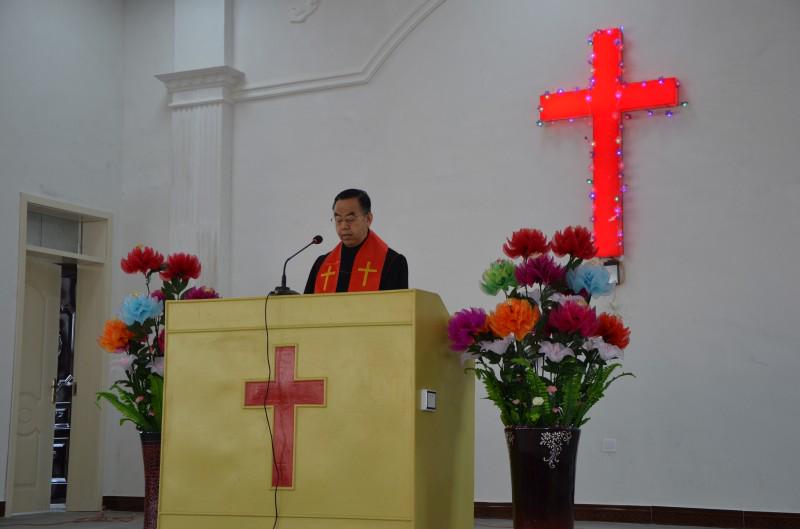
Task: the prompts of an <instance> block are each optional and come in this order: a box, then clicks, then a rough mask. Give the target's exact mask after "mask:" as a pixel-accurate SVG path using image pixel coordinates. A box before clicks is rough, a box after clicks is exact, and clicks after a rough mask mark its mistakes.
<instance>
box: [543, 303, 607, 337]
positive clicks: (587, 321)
mask: <svg viewBox="0 0 800 529" xmlns="http://www.w3.org/2000/svg"><path fill="white" fill-rule="evenodd" d="M547 323H548V324H549V325H550V326H551V327H553V328H554V329H557V330H559V331H561V332H563V333H573V332H579V333H580V334H581V336H585V337H587V338H588V337H589V336H595V335H596V333H597V315H596V314H595V311H594V308H589V307H588V306H587V305H584V304H582V303H576V302H575V301H567V302H566V303H564V304H563V305H560V306H558V307H556V308H554V309H553V310H552V311H551V312H550V317H549V318H548V319H547Z"/></svg>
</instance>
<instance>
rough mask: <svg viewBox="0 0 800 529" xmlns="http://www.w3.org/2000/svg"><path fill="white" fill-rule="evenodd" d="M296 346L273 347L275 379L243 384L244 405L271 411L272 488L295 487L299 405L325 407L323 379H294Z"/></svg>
mask: <svg viewBox="0 0 800 529" xmlns="http://www.w3.org/2000/svg"><path fill="white" fill-rule="evenodd" d="M296 365H297V347H296V346H293V345H291V346H280V347H276V348H275V380H274V381H271V382H270V384H269V391H268V390H267V389H268V388H267V382H266V381H250V382H245V385H244V405H245V407H248V408H263V407H264V406H265V405H266V406H272V407H273V408H274V411H275V413H274V425H273V432H274V433H273V449H274V454H275V455H274V463H275V466H274V468H273V472H272V486H273V487H284V488H292V487H293V486H294V445H295V442H294V435H295V418H296V414H297V407H298V406H324V405H325V380H324V379H314V380H303V379H296V378H295V376H294V374H295V366H296Z"/></svg>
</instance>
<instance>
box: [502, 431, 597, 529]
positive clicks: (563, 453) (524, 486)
mask: <svg viewBox="0 0 800 529" xmlns="http://www.w3.org/2000/svg"><path fill="white" fill-rule="evenodd" d="M505 431H506V444H507V445H508V456H509V460H510V462H511V496H512V509H513V515H514V529H573V527H574V523H575V461H576V458H577V456H578V439H579V438H580V434H581V431H580V430H579V429H577V428H532V427H527V426H508V427H506V429H505Z"/></svg>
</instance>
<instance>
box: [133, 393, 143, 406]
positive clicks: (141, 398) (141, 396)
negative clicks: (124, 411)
mask: <svg viewBox="0 0 800 529" xmlns="http://www.w3.org/2000/svg"><path fill="white" fill-rule="evenodd" d="M142 401H144V396H143V395H139V396H138V397H136V398H135V399H134V402H136V404H139V403H141V402H142Z"/></svg>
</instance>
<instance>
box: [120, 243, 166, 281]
mask: <svg viewBox="0 0 800 529" xmlns="http://www.w3.org/2000/svg"><path fill="white" fill-rule="evenodd" d="M163 264H164V256H163V255H161V254H160V253H158V252H157V251H155V250H153V249H152V248H150V247H149V246H143V245H141V244H140V245H138V246H136V247H135V248H134V249H133V250H131V251H130V253H129V254H128V256H127V257H125V258H123V259H122V260H120V262H119V265H120V267H121V268H122V271H123V272H125V273H126V274H135V273H137V272H141V273H143V274H147V273H148V272H150V271H152V270H160V269H161V266H162V265H163Z"/></svg>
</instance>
